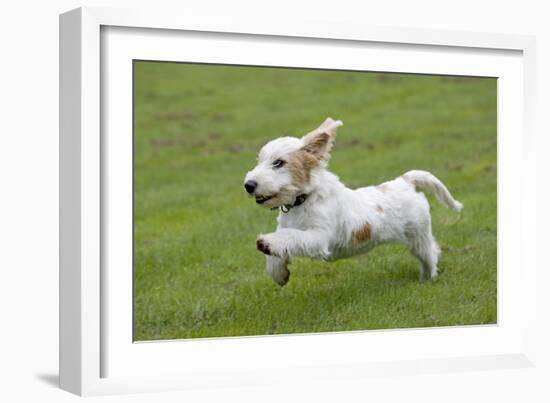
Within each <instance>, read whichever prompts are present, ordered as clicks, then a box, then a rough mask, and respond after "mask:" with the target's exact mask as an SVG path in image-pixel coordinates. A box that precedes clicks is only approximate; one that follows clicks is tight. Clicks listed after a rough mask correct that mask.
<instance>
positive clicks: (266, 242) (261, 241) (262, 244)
mask: <svg viewBox="0 0 550 403" xmlns="http://www.w3.org/2000/svg"><path fill="white" fill-rule="evenodd" d="M256 248H257V249H258V250H259V251H260V252H262V253H265V254H266V255H269V256H277V257H283V253H282V251H281V250H280V248H279V246H278V243H277V239H276V237H275V234H273V233H271V234H266V235H260V236H259V237H258V239H256Z"/></svg>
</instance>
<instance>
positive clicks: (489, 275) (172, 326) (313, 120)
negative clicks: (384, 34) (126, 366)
mask: <svg viewBox="0 0 550 403" xmlns="http://www.w3.org/2000/svg"><path fill="white" fill-rule="evenodd" d="M134 72H135V78H134V79H135V95H134V96H135V117H134V119H135V140H134V141H135V151H134V159H135V160H134V164H135V165H134V191H135V201H134V223H135V224H134V225H135V235H134V236H135V238H134V294H135V295H134V338H135V340H158V339H177V338H191V337H215V336H240V335H261V334H283V333H296V332H298V333H307V332H323V331H343V330H362V329H389V328H404V327H425V326H449V325H466V324H487V323H495V322H496V315H497V312H496V310H497V304H496V291H497V289H496V280H497V264H496V257H497V243H496V213H497V205H496V200H497V199H496V178H497V176H496V80H495V79H483V78H459V77H441V76H427V75H426V76H422V75H403V74H379V73H358V72H330V71H312V70H295V69H274V68H249V67H229V66H207V65H186V64H175V63H153V62H136V63H135V70H134ZM327 116H331V117H333V118H337V119H341V120H343V121H344V127H342V128H341V129H340V130H339V134H338V138H337V141H336V145H335V148H334V150H333V152H332V160H331V164H330V169H331V170H332V171H333V172H335V173H336V174H337V175H339V176H340V178H341V180H342V181H343V182H344V183H346V184H347V185H348V186H350V187H359V186H366V185H369V184H377V183H379V182H383V181H386V180H389V179H392V178H394V177H396V176H399V175H401V174H402V173H404V172H406V171H407V170H410V169H425V170H429V171H431V172H433V173H434V174H435V175H436V176H438V177H439V178H440V179H442V180H443V181H444V182H445V183H446V184H447V186H448V187H449V189H450V190H451V191H452V193H453V194H454V196H455V197H456V198H457V199H458V200H460V201H461V202H463V203H464V205H465V208H464V211H463V213H462V214H461V215H457V214H456V213H453V212H451V211H450V210H447V209H445V208H444V207H442V206H441V205H439V204H438V203H437V202H436V201H435V200H434V199H433V198H431V197H430V202H431V206H432V216H433V231H434V234H435V236H436V238H437V239H438V241H439V243H440V244H441V246H442V249H443V253H442V257H441V260H440V264H439V267H440V271H441V275H440V277H439V279H438V280H437V281H434V282H429V281H428V282H420V281H419V280H418V264H417V262H416V260H415V259H414V258H413V257H412V256H411V255H410V254H409V253H408V251H407V250H406V249H405V248H404V247H401V246H396V245H393V246H383V247H380V248H377V249H374V250H373V251H372V252H370V253H369V254H368V255H364V256H359V257H356V258H351V259H346V260H341V261H337V262H332V263H327V262H322V261H314V260H310V259H305V258H304V259H295V260H294V262H293V264H292V265H291V266H290V270H291V273H292V274H291V278H290V282H289V283H288V285H286V286H285V287H283V288H281V287H279V286H277V285H276V284H275V283H273V281H272V280H271V278H270V277H269V276H268V275H267V274H266V273H265V268H264V265H265V262H264V256H263V255H262V254H261V253H260V252H258V251H256V249H255V239H256V235H257V234H258V233H261V232H264V233H265V232H271V231H272V230H274V228H275V218H276V214H277V213H276V212H273V211H268V210H266V209H262V208H259V207H257V206H256V205H255V203H254V201H253V200H252V199H249V198H248V197H246V195H245V192H244V190H243V187H242V183H243V178H244V175H245V174H246V172H247V171H248V170H249V169H250V168H252V167H253V166H254V164H255V158H256V155H257V152H258V150H259V148H260V147H261V145H262V144H264V143H265V142H267V141H268V140H270V139H272V138H275V137H278V136H281V135H283V134H291V135H302V134H304V133H306V132H307V131H309V130H311V129H313V128H315V127H316V126H317V125H318V124H320V123H321V121H322V120H324V119H325V118H326V117H327Z"/></svg>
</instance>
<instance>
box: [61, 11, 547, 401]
mask: <svg viewBox="0 0 550 403" xmlns="http://www.w3.org/2000/svg"><path fill="white" fill-rule="evenodd" d="M59 23H60V25H59V27H60V37H59V45H60V55H59V65H60V70H59V74H60V76H59V80H60V87H59V95H60V103H59V107H60V115H59V123H60V142H59V153H60V157H59V165H60V173H59V181H60V187H59V200H60V211H59V215H60V221H59V233H60V235H59V242H60V249H59V254H60V267H59V288H60V291H59V292H60V294H59V299H60V306H59V343H60V346H59V351H60V355H59V372H60V377H59V379H60V387H61V388H62V389H64V390H67V391H69V392H72V393H75V394H78V395H97V394H111V393H117V392H118V393H120V392H122V391H124V390H126V388H127V387H128V385H129V382H128V380H127V379H125V380H122V379H108V378H100V368H101V336H100V334H101V333H100V322H101V315H102V314H104V312H103V309H102V305H101V295H100V292H101V290H100V267H101V253H100V249H101V236H100V189H101V179H100V178H101V172H100V170H101V145H100V28H101V26H121V27H134V28H155V29H172V30H173V29H175V30H185V31H194V32H199V33H200V32H217V33H235V34H252V35H262V36H284V37H301V38H317V39H336V40H342V41H369V42H370V41H372V42H381V43H400V44H411V45H415V44H416V45H431V46H445V47H447V46H449V47H468V48H478V49H480V50H483V49H502V50H519V51H522V52H523V63H524V77H523V81H524V89H525V103H524V141H525V146H526V148H525V153H524V169H525V184H524V187H525V189H527V188H529V189H531V190H530V191H531V192H533V189H535V186H536V183H535V182H536V179H535V178H536V159H535V158H534V157H535V153H536V147H535V132H534V117H535V116H534V113H535V112H534V102H535V82H536V81H535V80H536V77H535V73H536V71H535V38H534V37H533V36H526V35H511V34H495V33H474V32H460V31H450V30H427V29H415V28H404V27H399V28H393V27H374V26H362V25H357V24H345V25H344V24H341V23H334V22H324V21H312V20H305V21H304V20H300V21H293V20H287V21H284V22H281V21H277V22H276V23H275V22H273V21H269V19H267V20H261V21H259V20H257V21H251V20H247V21H246V22H244V21H240V20H239V21H232V20H230V19H219V18H218V19H216V18H209V19H208V20H204V19H203V20H200V19H199V20H197V19H196V18H195V17H194V16H192V15H180V14H176V13H174V14H170V13H168V12H166V13H164V12H162V13H160V12H158V11H151V10H136V9H128V10H125V9H107V8H95V7H85V8H78V9H75V10H72V11H69V12H66V13H64V14H61V15H60V20H59ZM535 207H536V202H535V198H533V200H528V201H527V203H524V206H523V209H524V213H525V214H524V217H525V220H526V221H528V222H529V223H530V224H534V223H535V222H536V210H535ZM529 248H530V249H533V248H535V246H534V245H530V246H529ZM526 249H527V247H526ZM525 261H526V262H527V265H526V267H524V268H523V270H524V271H525V273H526V279H527V280H528V281H527V282H526V295H527V296H528V298H529V299H528V301H527V304H528V306H529V307H530V308H531V309H529V313H526V314H527V316H528V321H527V323H528V324H529V326H528V329H527V332H526V348H525V354H523V355H521V354H519V355H510V356H504V358H501V359H500V360H499V361H498V360H497V362H498V363H500V364H497V363H496V362H493V361H491V362H489V361H487V359H488V357H479V360H478V362H477V365H476V366H477V367H478V368H487V369H492V368H496V367H498V365H502V366H516V367H517V366H533V365H534V359H535V337H536V334H535V328H536V322H535V319H536V318H535V313H536V309H535V308H536V295H535V290H536V283H535V279H536V270H537V268H536V261H535V253H526V259H525ZM506 357H508V358H506ZM435 361H437V362H435ZM451 361H452V362H451ZM434 362H435V363H434V367H435V368H447V369H451V370H468V368H471V366H472V359H470V360H468V359H465V358H462V359H453V360H434ZM453 363H454V364H453ZM406 366H407V367H408V368H411V369H412V368H416V367H418V368H422V365H421V363H410V364H408V365H406ZM379 367H380V366H373V365H358V366H357V367H356V368H355V369H354V370H355V371H357V370H359V371H360V372H361V373H362V374H364V375H368V374H369V373H373V372H377V371H378V372H379V370H382V373H385V372H388V373H393V372H395V368H394V369H393V370H392V369H391V367H392V366H391V365H388V364H385V365H384V368H379ZM386 367H387V368H386ZM394 367H395V365H394ZM326 372H327V371H326V369H325V371H322V372H319V371H317V372H316V375H315V374H314V375H312V376H313V377H321V378H323V377H324V376H323V373H326ZM329 372H330V371H329ZM345 372H349V370H348V371H345ZM399 372H403V371H399ZM251 378H252V379H251V381H252V382H253V379H254V378H255V377H254V376H251ZM175 384H177V382H175V380H174V379H169V378H168V377H167V378H166V380H165V381H163V382H160V383H158V382H157V383H156V384H154V385H153V386H151V385H148V386H144V387H139V388H137V389H143V390H151V389H153V390H166V389H173V388H174V385H175Z"/></svg>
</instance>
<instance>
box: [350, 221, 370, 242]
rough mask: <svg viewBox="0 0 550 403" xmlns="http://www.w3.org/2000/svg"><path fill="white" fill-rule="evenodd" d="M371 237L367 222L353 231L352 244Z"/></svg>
mask: <svg viewBox="0 0 550 403" xmlns="http://www.w3.org/2000/svg"><path fill="white" fill-rule="evenodd" d="M371 237H372V226H371V225H370V224H369V223H366V224H365V225H363V226H362V227H361V228H359V229H358V230H357V231H353V244H354V245H357V244H358V243H361V242H365V241H368V240H369V239H371Z"/></svg>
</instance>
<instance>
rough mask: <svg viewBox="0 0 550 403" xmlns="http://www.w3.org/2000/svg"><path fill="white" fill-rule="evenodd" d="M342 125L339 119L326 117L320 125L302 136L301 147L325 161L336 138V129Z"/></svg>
mask: <svg viewBox="0 0 550 403" xmlns="http://www.w3.org/2000/svg"><path fill="white" fill-rule="evenodd" d="M342 125H343V123H342V121H340V120H334V119H332V118H327V119H326V120H325V121H324V122H323V123H322V124H321V126H319V127H318V128H317V129H315V130H313V131H311V132H309V133H308V134H306V135H305V136H304V137H302V141H303V143H304V145H303V147H302V149H303V150H304V151H307V152H308V153H311V154H313V155H314V156H315V157H317V158H318V159H320V160H325V161H327V160H328V159H329V158H330V150H331V149H332V145H333V144H334V139H335V138H336V129H338V128H339V127H340V126H342Z"/></svg>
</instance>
